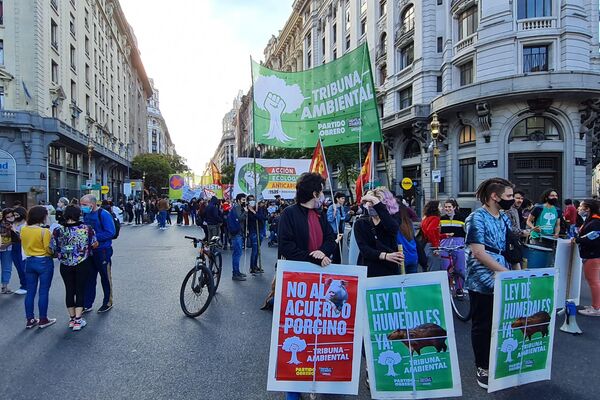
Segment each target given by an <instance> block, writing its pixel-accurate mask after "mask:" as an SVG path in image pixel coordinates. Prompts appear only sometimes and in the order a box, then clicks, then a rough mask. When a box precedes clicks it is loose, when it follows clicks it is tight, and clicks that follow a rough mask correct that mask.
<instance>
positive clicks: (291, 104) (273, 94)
mask: <svg viewBox="0 0 600 400" xmlns="http://www.w3.org/2000/svg"><path fill="white" fill-rule="evenodd" d="M254 101H255V102H256V105H257V106H258V107H260V108H261V109H262V110H264V111H266V112H268V113H269V117H270V123H269V131H268V132H267V133H265V135H264V136H265V137H266V138H267V139H276V140H277V141H279V142H281V143H285V142H289V141H290V140H291V138H290V137H289V136H288V135H286V134H285V132H284V131H283V126H282V124H281V115H282V114H283V113H292V112H294V111H296V110H297V109H299V108H300V106H301V105H302V103H303V102H304V96H303V95H302V90H301V89H300V86H298V85H296V84H294V85H291V86H288V85H287V84H286V83H285V81H284V80H283V79H281V78H278V77H276V76H263V75H261V76H259V77H258V79H256V82H254Z"/></svg>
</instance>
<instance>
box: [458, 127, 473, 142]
mask: <svg viewBox="0 0 600 400" xmlns="http://www.w3.org/2000/svg"><path fill="white" fill-rule="evenodd" d="M476 139H477V138H476V134H475V128H473V127H472V126H471V125H465V126H463V128H462V129H461V130H460V133H459V134H458V145H459V146H473V145H475V142H476Z"/></svg>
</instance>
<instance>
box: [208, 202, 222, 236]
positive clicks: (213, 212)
mask: <svg viewBox="0 0 600 400" xmlns="http://www.w3.org/2000/svg"><path fill="white" fill-rule="evenodd" d="M204 221H205V222H206V225H207V226H208V237H209V238H210V239H212V238H213V237H215V236H219V237H220V236H221V224H222V223H223V214H222V213H221V207H220V205H219V199H217V196H213V197H211V198H210V201H209V202H208V205H207V206H206V213H205V215H204Z"/></svg>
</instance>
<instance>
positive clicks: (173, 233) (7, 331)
mask: <svg viewBox="0 0 600 400" xmlns="http://www.w3.org/2000/svg"><path fill="white" fill-rule="evenodd" d="M200 232H201V230H200V229H199V228H197V227H178V226H173V227H169V228H168V229H167V230H166V231H159V230H157V228H156V226H154V225H152V226H147V225H146V226H124V227H123V228H122V230H121V235H120V237H119V238H118V239H117V240H116V241H115V243H114V248H115V255H114V257H113V285H114V303H115V306H114V308H113V309H112V310H111V311H110V312H108V313H105V314H97V313H96V312H95V310H94V312H92V313H89V314H86V318H87V320H88V326H87V327H86V328H84V329H83V330H82V331H81V332H71V331H70V330H69V329H67V320H68V318H67V315H66V311H65V308H64V285H63V282H62V280H61V277H60V274H59V272H58V268H56V269H55V275H54V281H53V285H52V288H51V291H50V309H49V314H50V315H49V316H50V317H55V318H58V322H57V324H56V325H54V326H52V327H49V328H48V329H44V330H39V329H34V330H31V331H28V330H25V329H24V328H25V317H24V308H23V297H22V296H17V295H10V296H5V295H2V296H1V297H0V355H1V357H2V364H3V366H2V372H1V373H0V398H2V399H7V400H8V399H10V400H17V399H42V398H44V399H59V398H73V399H83V398H86V399H122V398H129V399H281V398H283V395H282V394H281V393H269V392H267V391H266V382H267V365H268V349H269V341H270V331H271V327H270V325H271V317H272V315H271V313H270V312H266V311H261V310H260V307H261V305H262V302H263V299H264V297H265V295H266V293H267V291H268V290H269V285H270V282H271V279H272V277H273V272H274V268H273V267H274V264H275V256H276V251H275V249H271V248H268V247H267V246H266V245H264V246H263V247H262V250H263V254H262V255H263V257H262V260H263V267H264V269H265V270H266V273H265V274H264V275H259V276H256V277H253V276H248V280H247V281H245V282H233V281H232V280H231V261H230V260H231V258H230V255H231V252H230V251H226V252H225V254H224V274H223V279H222V281H221V285H220V287H219V292H218V295H217V297H216V299H215V300H213V303H211V305H210V307H209V308H208V310H207V312H205V313H204V314H203V315H201V316H200V317H199V318H197V319H190V318H187V317H185V316H184V315H183V313H182V311H181V308H180V306H179V289H180V285H181V282H182V280H183V277H184V274H185V273H186V271H187V270H188V269H189V268H190V267H191V265H192V263H193V262H194V249H193V247H192V246H191V243H190V241H189V240H186V239H184V238H183V236H184V235H196V236H200V235H201V233H200ZM249 257H250V252H249V250H246V253H245V255H244V256H243V258H242V261H245V262H246V264H245V265H246V267H245V269H246V270H247V265H248V262H249ZM13 271H14V270H13ZM246 272H247V271H246ZM11 287H12V288H16V287H17V280H16V273H13V277H12V281H11ZM582 287H583V293H584V296H583V299H582V303H583V304H589V303H590V297H589V289H588V287H587V284H586V283H583V285H582ZM98 293H99V295H101V293H102V291H101V289H100V285H99V292H98ZM99 301H100V298H99V297H97V298H96V303H95V304H94V306H95V308H96V309H97V307H99V306H100V303H99ZM36 312H37V304H36ZM578 322H579V324H580V327H581V328H582V329H583V331H584V332H585V333H584V334H583V335H581V336H578V337H575V336H570V335H567V334H564V333H562V332H560V331H558V332H557V334H556V341H555V348H554V359H553V371H552V377H553V379H552V381H550V382H540V383H535V384H530V385H526V386H523V387H520V388H513V389H509V390H505V391H502V392H499V393H497V394H493V395H489V396H488V395H487V394H486V393H485V392H484V391H483V390H482V389H480V388H479V387H478V386H477V384H476V382H475V376H474V367H473V353H472V350H471V347H470V337H469V327H470V325H469V324H464V323H462V322H460V321H458V320H456V322H455V326H456V335H457V343H458V348H459V359H460V367H461V376H462V386H463V394H464V398H491V399H507V400H508V399H510V400H515V399H531V398H539V399H546V400H550V399H578V400H585V399H590V400H591V399H596V398H598V397H597V396H598V393H599V392H600V381H598V379H597V376H598V373H597V368H598V365H600V351H599V350H598V343H599V339H600V320H593V319H592V318H585V317H581V316H580V317H578ZM560 324H562V318H561V319H560V320H559V322H558V323H557V330H558V326H559V325H560ZM363 367H364V363H363ZM594 377H596V378H594ZM307 397H308V396H307ZM319 398H327V399H340V398H356V397H344V396H321V397H319ZM358 398H360V399H369V398H370V396H369V391H368V389H367V387H366V385H365V381H364V376H363V378H362V379H361V385H360V393H359V396H358Z"/></svg>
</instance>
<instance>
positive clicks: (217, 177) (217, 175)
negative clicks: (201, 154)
mask: <svg viewBox="0 0 600 400" xmlns="http://www.w3.org/2000/svg"><path fill="white" fill-rule="evenodd" d="M210 174H211V175H212V179H213V183H214V184H216V185H220V184H221V172H220V171H219V168H217V166H216V164H215V163H214V162H211V163H210Z"/></svg>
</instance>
